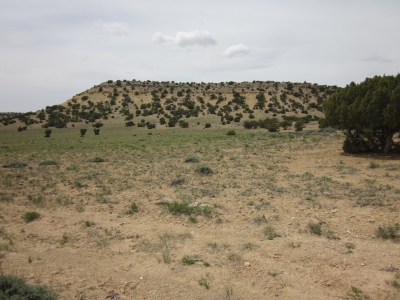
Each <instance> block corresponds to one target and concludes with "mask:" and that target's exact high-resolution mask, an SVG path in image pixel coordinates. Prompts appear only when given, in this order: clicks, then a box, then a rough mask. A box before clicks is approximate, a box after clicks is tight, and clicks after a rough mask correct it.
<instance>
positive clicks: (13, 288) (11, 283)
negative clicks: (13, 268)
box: [0, 275, 57, 300]
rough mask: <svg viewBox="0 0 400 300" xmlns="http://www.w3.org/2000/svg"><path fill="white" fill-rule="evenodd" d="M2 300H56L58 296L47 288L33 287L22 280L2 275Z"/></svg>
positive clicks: (0, 281) (0, 276) (0, 284)
mask: <svg viewBox="0 0 400 300" xmlns="http://www.w3.org/2000/svg"><path fill="white" fill-rule="evenodd" d="M0 299H15V300H25V299H26V300H28V299H32V300H34V299H40V300H55V299H57V294H55V293H54V292H53V291H51V290H48V289H47V287H46V286H40V285H36V286H31V285H28V284H26V282H25V281H24V280H23V279H21V278H17V277H14V276H11V275H0Z"/></svg>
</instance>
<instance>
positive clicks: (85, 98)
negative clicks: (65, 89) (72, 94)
mask: <svg viewBox="0 0 400 300" xmlns="http://www.w3.org/2000/svg"><path fill="white" fill-rule="evenodd" d="M81 99H82V101H86V100H87V99H89V96H82V97H81Z"/></svg>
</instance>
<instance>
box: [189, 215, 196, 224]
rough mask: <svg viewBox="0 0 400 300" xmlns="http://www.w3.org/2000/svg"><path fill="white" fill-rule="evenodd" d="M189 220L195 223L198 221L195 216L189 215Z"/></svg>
mask: <svg viewBox="0 0 400 300" xmlns="http://www.w3.org/2000/svg"><path fill="white" fill-rule="evenodd" d="M189 222H191V223H193V224H196V223H197V222H198V221H197V219H196V217H193V216H189Z"/></svg>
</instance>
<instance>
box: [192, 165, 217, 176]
mask: <svg viewBox="0 0 400 300" xmlns="http://www.w3.org/2000/svg"><path fill="white" fill-rule="evenodd" d="M196 172H197V173H200V174H202V175H209V174H212V173H213V171H212V170H211V168H210V167H206V166H199V167H197V169H196Z"/></svg>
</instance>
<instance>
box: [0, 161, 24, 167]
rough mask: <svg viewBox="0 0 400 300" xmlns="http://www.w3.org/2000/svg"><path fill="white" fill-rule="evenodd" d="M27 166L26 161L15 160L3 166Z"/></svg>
mask: <svg viewBox="0 0 400 300" xmlns="http://www.w3.org/2000/svg"><path fill="white" fill-rule="evenodd" d="M26 166H27V164H26V163H23V162H18V161H14V162H10V163H8V164H5V165H3V168H14V169H17V168H24V167H26Z"/></svg>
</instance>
